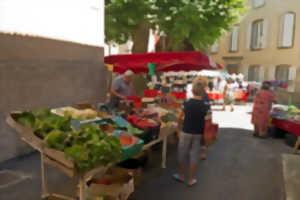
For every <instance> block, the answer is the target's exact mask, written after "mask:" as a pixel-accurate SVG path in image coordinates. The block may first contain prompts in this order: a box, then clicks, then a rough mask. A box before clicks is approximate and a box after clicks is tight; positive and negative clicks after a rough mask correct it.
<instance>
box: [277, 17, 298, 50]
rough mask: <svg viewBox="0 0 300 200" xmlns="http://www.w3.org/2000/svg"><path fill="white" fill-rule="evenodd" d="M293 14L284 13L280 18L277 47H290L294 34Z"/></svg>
mask: <svg viewBox="0 0 300 200" xmlns="http://www.w3.org/2000/svg"><path fill="white" fill-rule="evenodd" d="M295 19H296V14H295V13H291V12H289V13H285V14H283V15H282V16H281V18H280V35H279V47H281V48H282V47H283V48H287V47H292V46H293V43H294V34H295Z"/></svg>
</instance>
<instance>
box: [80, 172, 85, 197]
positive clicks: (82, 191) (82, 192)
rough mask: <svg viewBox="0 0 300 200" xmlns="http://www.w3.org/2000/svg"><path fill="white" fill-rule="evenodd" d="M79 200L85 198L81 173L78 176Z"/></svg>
mask: <svg viewBox="0 0 300 200" xmlns="http://www.w3.org/2000/svg"><path fill="white" fill-rule="evenodd" d="M79 200H85V180H84V175H82V174H81V175H80V178H79Z"/></svg>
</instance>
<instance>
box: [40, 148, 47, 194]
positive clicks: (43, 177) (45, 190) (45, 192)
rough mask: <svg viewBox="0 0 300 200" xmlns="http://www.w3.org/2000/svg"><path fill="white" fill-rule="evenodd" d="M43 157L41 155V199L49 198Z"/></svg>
mask: <svg viewBox="0 0 300 200" xmlns="http://www.w3.org/2000/svg"><path fill="white" fill-rule="evenodd" d="M44 157H45V155H44V154H43V153H41V173H42V198H43V199H44V198H47V197H49V193H48V186H47V173H46V168H45V162H44Z"/></svg>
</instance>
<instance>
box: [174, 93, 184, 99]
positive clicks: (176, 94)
mask: <svg viewBox="0 0 300 200" xmlns="http://www.w3.org/2000/svg"><path fill="white" fill-rule="evenodd" d="M171 95H172V96H174V97H176V98H177V99H186V93H185V92H172V93H171Z"/></svg>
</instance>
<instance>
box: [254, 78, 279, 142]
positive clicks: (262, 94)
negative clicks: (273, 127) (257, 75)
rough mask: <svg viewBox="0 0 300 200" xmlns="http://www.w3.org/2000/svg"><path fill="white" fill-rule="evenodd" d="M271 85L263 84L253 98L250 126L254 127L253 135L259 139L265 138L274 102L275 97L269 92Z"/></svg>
mask: <svg viewBox="0 0 300 200" xmlns="http://www.w3.org/2000/svg"><path fill="white" fill-rule="evenodd" d="M270 88H271V83H270V82H268V81H265V82H263V85H262V87H261V89H260V90H259V91H258V92H257V93H256V95H255V97H254V105H253V112H252V120H251V121H252V124H253V125H254V134H253V136H257V137H260V138H267V137H268V136H267V130H268V125H269V119H270V111H271V108H272V103H274V102H276V97H275V95H274V94H273V93H272V92H271V91H270Z"/></svg>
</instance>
